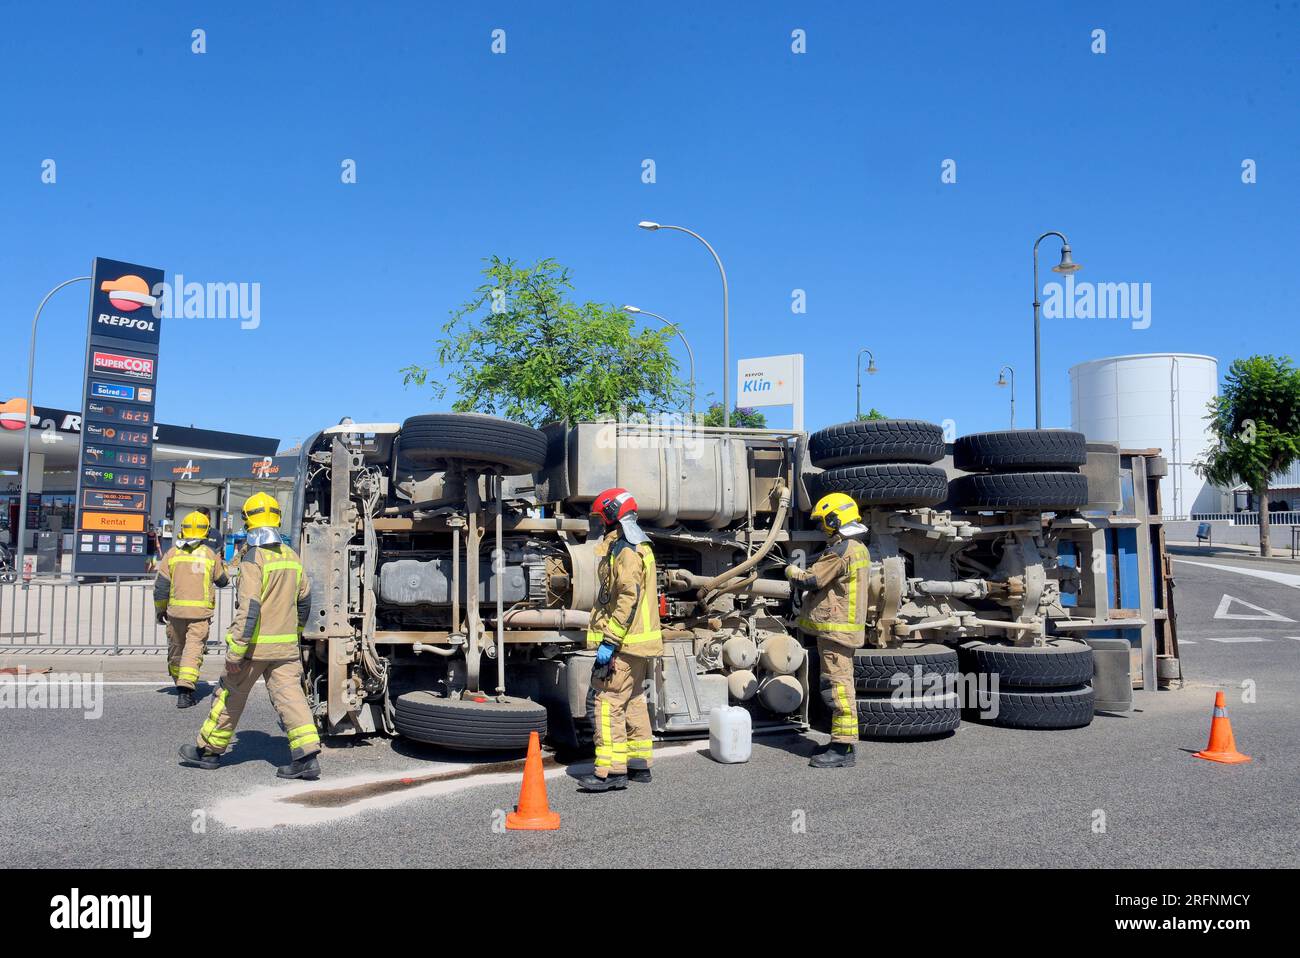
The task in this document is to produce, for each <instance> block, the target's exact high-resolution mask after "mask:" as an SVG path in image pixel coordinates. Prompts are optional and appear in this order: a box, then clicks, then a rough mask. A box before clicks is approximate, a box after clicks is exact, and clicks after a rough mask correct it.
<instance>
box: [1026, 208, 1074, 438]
mask: <svg viewBox="0 0 1300 958" xmlns="http://www.w3.org/2000/svg"><path fill="white" fill-rule="evenodd" d="M1049 236H1059V237H1060V239H1061V262H1059V263H1058V264H1056V265H1055V266H1053V267H1052V272H1054V273H1077V272H1079V269H1080V266H1079V264H1078V263H1076V262H1074V260H1072V259H1071V258H1070V241H1069V240H1068V239H1066V238H1065V234H1064V233H1058V232H1057V231H1056V230H1048V231H1047V232H1046V233H1044V234H1043V235H1042V236H1040V237H1038V239H1036V240H1034V428H1035V429H1042V428H1043V365H1042V354H1041V353H1040V351H1039V340H1040V338H1039V332H1038V309H1039V307H1040V306H1042V305H1043V304H1042V303H1040V302H1039V301H1038V244H1039V243H1041V242H1042V241H1043V240H1045V239H1047V237H1049Z"/></svg>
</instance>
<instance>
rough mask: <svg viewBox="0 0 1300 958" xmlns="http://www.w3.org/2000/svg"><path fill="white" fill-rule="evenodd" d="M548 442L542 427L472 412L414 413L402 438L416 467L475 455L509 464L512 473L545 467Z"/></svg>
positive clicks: (404, 452) (405, 454)
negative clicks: (419, 414) (418, 414)
mask: <svg viewBox="0 0 1300 958" xmlns="http://www.w3.org/2000/svg"><path fill="white" fill-rule="evenodd" d="M546 446H547V440H546V434H545V433H543V432H542V431H541V430H540V429H534V428H533V427H532V426H525V425H524V424H523V423H518V422H511V421H510V420H508V419H498V418H497V417H496V416H484V415H480V414H479V413H469V412H463V413H430V414H428V415H425V416H412V417H411V418H410V419H408V420H406V422H404V423H402V432H401V434H400V436H399V437H398V454H399V455H400V456H401V458H402V459H403V460H404V461H405V462H408V463H411V464H413V465H415V466H425V467H430V466H432V467H437V466H439V465H440V464H441V463H443V462H445V461H447V460H472V461H474V462H483V463H487V464H489V465H493V466H500V467H503V468H504V469H505V470H506V474H507V475H522V474H525V473H529V472H536V471H537V470H538V469H541V468H542V465H543V464H544V463H545V462H546Z"/></svg>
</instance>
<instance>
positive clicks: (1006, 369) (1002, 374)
mask: <svg viewBox="0 0 1300 958" xmlns="http://www.w3.org/2000/svg"><path fill="white" fill-rule="evenodd" d="M1007 373H1010V374H1011V382H1010V383H1009V384H1008V383H1007V375H1006V374H1007ZM997 384H998V385H999V386H1006V385H1010V386H1011V428H1012V429H1015V428H1016V371H1015V369H1013V368H1012V367H1011V366H1003V367H1002V368H1001V369H999V370H998V382H997Z"/></svg>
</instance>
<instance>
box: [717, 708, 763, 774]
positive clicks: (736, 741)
mask: <svg viewBox="0 0 1300 958" xmlns="http://www.w3.org/2000/svg"><path fill="white" fill-rule="evenodd" d="M752 748H753V725H752V723H751V721H750V717H749V712H748V710H746V709H742V708H741V707H740V706H738V705H724V706H722V707H721V708H715V709H712V710H711V711H710V712H709V755H710V756H712V757H713V760H714V761H715V762H723V763H724V764H727V765H734V764H736V763H739V762H748V761H749V754H750V751H751V750H752Z"/></svg>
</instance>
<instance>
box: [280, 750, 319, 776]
mask: <svg viewBox="0 0 1300 958" xmlns="http://www.w3.org/2000/svg"><path fill="white" fill-rule="evenodd" d="M275 774H276V777H277V778H302V779H306V780H307V781H309V782H314V781H316V779H318V778H320V761H319V760H318V759H317V758H316V756H315V755H308V756H307V757H306V758H295V759H294V760H293V761H292V762H290V763H289V764H288V765H281V766H280V767H279V768H277V769H276V770H275Z"/></svg>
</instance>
